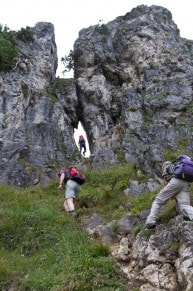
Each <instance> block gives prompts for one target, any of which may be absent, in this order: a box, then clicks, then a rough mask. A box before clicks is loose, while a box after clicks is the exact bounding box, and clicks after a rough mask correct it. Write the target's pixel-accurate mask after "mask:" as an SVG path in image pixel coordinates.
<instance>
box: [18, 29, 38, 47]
mask: <svg viewBox="0 0 193 291" xmlns="http://www.w3.org/2000/svg"><path fill="white" fill-rule="evenodd" d="M33 35H34V31H33V29H32V28H31V27H29V26H26V28H21V30H19V31H18V32H17V33H16V37H17V38H18V39H20V40H21V41H23V42H25V43H26V42H32V41H33Z"/></svg>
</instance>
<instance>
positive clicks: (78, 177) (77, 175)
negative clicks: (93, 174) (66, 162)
mask: <svg viewBox="0 0 193 291" xmlns="http://www.w3.org/2000/svg"><path fill="white" fill-rule="evenodd" d="M62 173H64V174H65V178H64V183H65V184H66V183H67V181H68V180H73V181H76V182H77V183H78V184H80V185H82V184H84V183H85V182H86V177H85V175H84V174H82V173H81V172H80V171H78V170H77V169H76V168H70V169H68V168H66V167H62V168H60V169H59V171H58V176H59V177H60V176H61V174H62Z"/></svg>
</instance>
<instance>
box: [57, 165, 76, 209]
mask: <svg viewBox="0 0 193 291" xmlns="http://www.w3.org/2000/svg"><path fill="white" fill-rule="evenodd" d="M70 171H71V172H73V171H74V172H75V171H76V167H73V166H70V167H69V169H68V168H65V167H63V168H61V169H60V171H59V174H58V175H59V187H58V189H59V190H61V189H62V185H63V182H65V184H66V189H65V200H64V210H65V211H66V212H67V213H69V214H72V215H74V214H75V206H74V199H75V198H76V197H77V196H78V194H79V192H80V187H81V186H80V184H79V183H78V182H76V181H73V180H72V179H71V178H70Z"/></svg>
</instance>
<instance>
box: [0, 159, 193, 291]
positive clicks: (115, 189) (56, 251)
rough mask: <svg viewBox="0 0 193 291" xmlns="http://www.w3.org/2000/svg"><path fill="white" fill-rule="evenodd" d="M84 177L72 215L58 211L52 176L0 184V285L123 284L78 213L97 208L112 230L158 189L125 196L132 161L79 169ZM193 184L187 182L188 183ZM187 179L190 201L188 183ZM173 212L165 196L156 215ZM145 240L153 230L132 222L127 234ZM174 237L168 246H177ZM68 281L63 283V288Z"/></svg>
mask: <svg viewBox="0 0 193 291" xmlns="http://www.w3.org/2000/svg"><path fill="white" fill-rule="evenodd" d="M83 172H84V173H85V174H86V177H87V182H86V183H85V184H84V185H83V186H82V188H81V194H80V195H79V197H78V198H77V199H76V210H77V217H72V216H68V215H67V214H66V213H65V212H64V211H63V201H64V193H63V191H62V192H59V191H58V188H57V187H58V181H53V182H52V183H51V184H49V185H48V186H45V187H30V188H25V189H22V188H19V189H18V188H15V187H10V186H4V185H0V193H1V195H0V218H1V224H0V290H8V289H9V288H10V286H12V287H13V288H15V290H18V291H20V290H85V291H86V290H121V291H124V290H128V289H127V282H126V281H127V278H126V275H125V274H123V273H122V272H121V271H120V269H119V267H118V266H117V264H116V262H115V261H114V259H113V258H112V256H111V251H110V248H109V246H108V245H107V244H104V243H103V242H102V241H101V240H100V238H97V237H96V238H94V237H90V236H89V235H88V233H87V232H86V230H85V229H84V228H83V226H82V225H81V223H80V221H82V219H83V218H84V217H90V216H91V215H92V214H93V213H99V214H101V216H102V218H103V222H104V223H105V222H107V223H108V222H109V221H111V222H112V221H113V223H114V224H113V233H114V235H115V236H116V235H117V227H118V220H119V219H121V218H122V217H125V216H126V215H127V212H128V209H127V205H128V204H129V205H130V211H131V213H132V214H133V215H139V214H140V212H142V211H144V210H147V209H150V207H151V204H152V202H153V200H154V198H155V196H156V194H157V193H158V191H159V189H158V191H156V192H153V193H150V192H148V193H142V194H141V195H140V196H139V197H137V198H131V197H127V196H126V195H125V194H124V193H123V190H124V189H126V188H128V187H129V181H130V179H135V180H138V181H139V182H140V181H141V182H144V180H142V178H143V179H145V178H146V179H147V177H145V176H144V175H141V176H139V177H138V175H137V173H136V170H135V165H132V164H124V165H122V166H112V167H109V168H106V169H99V170H97V169H94V168H92V167H91V168H89V169H88V170H87V171H83ZM192 184H193V183H192ZM192 184H191V203H192V200H193V185H192ZM175 215H176V212H175V201H174V200H170V201H169V202H168V203H167V204H166V206H165V208H164V209H163V210H162V212H161V213H160V215H159V218H158V219H159V223H167V222H168V221H169V220H170V219H171V218H173V217H174V216H175ZM139 232H140V235H141V236H142V237H143V238H144V239H145V240H148V239H149V237H150V236H151V235H152V234H153V230H149V229H148V230H147V229H144V228H143V225H141V224H136V225H135V227H134V228H133V235H136V234H137V233H139ZM178 247H179V243H178V242H176V241H175V242H173V243H172V244H171V246H170V248H171V250H174V251H177V250H178ZM65 286H68V289H65V288H66V287H65Z"/></svg>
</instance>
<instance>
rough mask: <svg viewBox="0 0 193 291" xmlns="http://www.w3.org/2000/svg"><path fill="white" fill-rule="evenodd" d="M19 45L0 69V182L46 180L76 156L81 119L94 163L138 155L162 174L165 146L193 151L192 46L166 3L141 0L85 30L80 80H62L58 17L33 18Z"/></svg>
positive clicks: (142, 164)
mask: <svg viewBox="0 0 193 291" xmlns="http://www.w3.org/2000/svg"><path fill="white" fill-rule="evenodd" d="M18 46H19V51H20V57H19V58H18V60H17V63H16V66H15V68H13V69H12V70H11V71H10V72H8V73H0V103H1V109H0V110H1V111H0V145H1V152H0V164H1V167H0V181H1V182H3V183H11V184H15V185H29V184H45V183H47V182H48V181H49V180H50V178H52V177H53V176H52V173H53V170H54V171H55V168H57V166H58V165H61V164H69V163H70V162H74V161H76V162H79V161H80V158H81V157H80V155H79V154H78V150H77V147H76V144H75V140H74V137H73V133H74V128H77V126H78V122H79V121H80V122H81V123H82V125H83V127H84V129H85V131H86V134H87V137H88V142H89V146H90V151H91V158H90V159H91V163H92V164H94V165H95V166H101V165H103V166H104V165H106V164H113V163H119V162H135V163H136V167H137V168H138V169H143V170H144V171H145V172H146V173H148V174H154V173H155V174H157V175H159V174H160V165H161V163H162V161H163V160H164V158H166V157H167V155H172V154H173V153H174V152H175V153H176V154H178V153H179V154H180V153H181V151H185V152H186V153H187V154H189V155H192V154H193V153H192V148H193V146H192V145H193V142H192V124H193V123H192V95H193V94H192V71H193V68H192V54H193V46H192V42H191V41H188V40H185V39H182V38H181V37H180V34H179V30H178V28H177V26H176V24H175V23H174V22H173V20H172V15H171V13H170V12H169V11H168V10H166V9H164V8H162V7H159V6H151V7H147V6H143V5H142V6H139V7H137V8H135V9H133V10H132V11H131V12H129V13H127V14H126V15H125V16H120V17H117V18H116V19H115V20H113V21H111V22H109V23H107V24H100V25H95V26H92V27H89V28H87V29H83V30H81V31H80V34H79V37H78V39H77V40H76V41H75V44H74V65H75V73H74V77H75V78H74V82H73V81H72V82H69V83H70V85H69V84H67V85H66V87H64V86H63V88H62V89H61V88H60V89H58V88H56V87H57V86H56V81H57V80H56V78H55V72H56V69H57V62H58V60H57V47H56V44H55V35H54V27H53V25H52V24H50V23H37V25H36V26H35V27H34V28H33V40H30V41H28V42H24V41H21V40H18ZM53 88H54V90H53Z"/></svg>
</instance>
